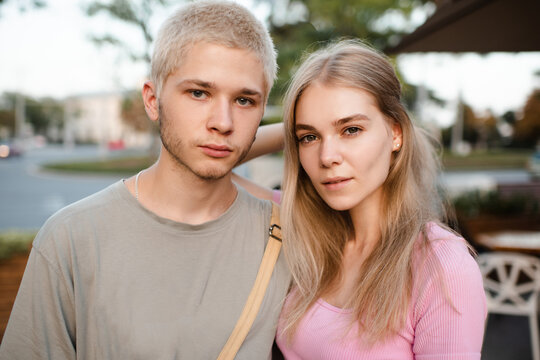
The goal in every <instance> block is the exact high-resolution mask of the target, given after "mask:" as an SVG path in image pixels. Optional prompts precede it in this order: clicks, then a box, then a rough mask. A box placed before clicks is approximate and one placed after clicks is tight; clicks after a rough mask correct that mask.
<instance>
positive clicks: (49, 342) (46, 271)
mask: <svg viewBox="0 0 540 360" xmlns="http://www.w3.org/2000/svg"><path fill="white" fill-rule="evenodd" d="M39 236H40V235H38V237H39ZM36 240H38V239H36ZM66 285H67V284H66V281H65V278H64V276H62V274H61V271H59V269H58V268H56V267H55V266H54V265H53V264H52V263H51V262H50V261H49V260H48V259H47V258H46V256H44V254H43V253H42V252H41V251H40V250H39V249H37V248H35V247H34V248H33V249H32V251H31V252H30V257H29V259H28V264H27V266H26V270H25V272H24V276H23V279H22V282H21V284H20V287H19V291H18V293H17V297H16V299H15V303H14V305H13V309H12V311H11V315H10V318H9V321H8V325H7V328H6V331H5V333H4V338H3V341H2V345H1V346H0V359H2V360H4V359H6V360H7V359H10V360H12V359H25V360H26V359H30V360H31V359H75V358H76V353H75V345H74V344H75V311H74V305H73V291H72V290H69V287H68V286H66ZM71 289H72V287H71Z"/></svg>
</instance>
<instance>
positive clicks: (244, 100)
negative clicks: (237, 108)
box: [236, 97, 254, 106]
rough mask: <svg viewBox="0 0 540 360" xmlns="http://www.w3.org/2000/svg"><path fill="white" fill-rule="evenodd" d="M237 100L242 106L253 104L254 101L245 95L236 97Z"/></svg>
mask: <svg viewBox="0 0 540 360" xmlns="http://www.w3.org/2000/svg"><path fill="white" fill-rule="evenodd" d="M236 102H237V103H238V104H239V105H242V106H247V105H252V104H253V103H254V101H253V100H251V99H248V98H245V97H241V98H238V99H236Z"/></svg>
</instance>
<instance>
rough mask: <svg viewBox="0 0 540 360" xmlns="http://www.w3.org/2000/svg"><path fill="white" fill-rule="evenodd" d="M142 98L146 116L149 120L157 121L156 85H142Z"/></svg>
mask: <svg viewBox="0 0 540 360" xmlns="http://www.w3.org/2000/svg"><path fill="white" fill-rule="evenodd" d="M142 97H143V101H144V109H145V110H146V115H148V117H149V118H150V120H152V121H157V120H158V119H159V104H158V98H157V93H156V85H155V84H154V83H153V82H151V81H147V82H145V83H144V85H143V89H142Z"/></svg>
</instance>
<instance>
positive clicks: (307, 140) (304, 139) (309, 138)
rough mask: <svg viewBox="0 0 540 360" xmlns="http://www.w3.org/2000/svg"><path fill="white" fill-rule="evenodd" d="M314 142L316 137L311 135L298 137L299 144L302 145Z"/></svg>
mask: <svg viewBox="0 0 540 360" xmlns="http://www.w3.org/2000/svg"><path fill="white" fill-rule="evenodd" d="M315 140H317V137H316V136H315V135H311V134H308V135H304V136H300V137H299V139H298V141H299V142H301V143H304V144H307V143H310V142H312V141H315Z"/></svg>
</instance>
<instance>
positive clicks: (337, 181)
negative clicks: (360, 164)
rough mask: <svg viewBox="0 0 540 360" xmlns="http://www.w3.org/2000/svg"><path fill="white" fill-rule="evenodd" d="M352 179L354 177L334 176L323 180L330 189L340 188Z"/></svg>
mask: <svg viewBox="0 0 540 360" xmlns="http://www.w3.org/2000/svg"><path fill="white" fill-rule="evenodd" d="M351 180H352V178H347V177H333V178H328V179H325V180H323V181H322V184H323V185H324V187H325V188H326V189H328V190H339V189H341V188H343V187H345V186H346V185H347V184H348V183H349V182H350V181H351Z"/></svg>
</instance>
